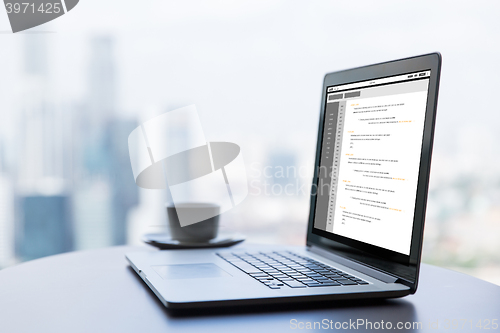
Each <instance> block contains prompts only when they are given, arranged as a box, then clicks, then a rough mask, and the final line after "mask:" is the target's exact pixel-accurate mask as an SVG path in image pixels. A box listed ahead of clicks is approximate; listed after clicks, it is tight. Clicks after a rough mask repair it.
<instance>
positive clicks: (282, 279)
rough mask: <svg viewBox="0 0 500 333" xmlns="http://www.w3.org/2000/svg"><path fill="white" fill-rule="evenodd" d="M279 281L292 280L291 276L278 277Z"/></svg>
mask: <svg viewBox="0 0 500 333" xmlns="http://www.w3.org/2000/svg"><path fill="white" fill-rule="evenodd" d="M278 280H280V281H293V279H292V278H291V277H284V278H278Z"/></svg>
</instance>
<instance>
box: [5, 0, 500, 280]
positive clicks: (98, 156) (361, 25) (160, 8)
mask: <svg viewBox="0 0 500 333" xmlns="http://www.w3.org/2000/svg"><path fill="white" fill-rule="evenodd" d="M499 10H500V3H498V2H493V1H491V2H481V1H479V2H477V1H476V2H474V3H470V2H468V3H465V2H464V3H461V4H460V3H458V2H456V1H453V2H452V1H448V2H446V1H442V2H435V1H418V2H416V1H413V2H409V1H405V2H401V1H377V2H373V1H355V2H347V1H344V2H339V1H272V0H265V1H257V0H252V1H222V0H220V1H219V0H218V1H215V0H213V1H212V0H211V1H189V0H188V1H175V2H174V1H165V0H148V1H128V0H106V1H102V0H101V1H97V0H81V1H80V3H79V4H78V6H77V7H76V8H75V9H74V10H72V11H71V12H70V13H68V14H66V15H64V16H62V17H60V18H59V19H57V20H55V21H53V22H50V23H48V24H45V25H42V26H40V27H38V28H35V29H31V30H28V31H26V32H24V33H17V34H12V33H11V32H10V25H9V21H8V18H7V14H6V13H5V11H2V10H0V73H1V75H0V268H1V267H7V266H9V265H13V264H16V263H18V262H21V261H25V260H31V259H36V258H40V257H43V256H48V255H53V254H57V253H62V252H67V251H74V250H84V249H93V248H99V247H105V246H111V245H121V244H141V236H142V235H143V234H144V233H147V232H162V231H165V230H166V214H165V209H164V203H165V200H166V193H164V191H161V190H143V189H139V188H138V187H137V186H136V185H135V183H134V179H133V176H132V170H131V167H130V161H129V156H128V147H127V137H128V134H129V133H130V132H131V131H132V130H133V129H134V128H135V127H136V126H138V124H139V123H141V122H143V121H145V120H148V119H150V118H152V117H154V116H156V115H159V114H162V113H164V112H166V111H169V110H173V109H175V108H178V107H181V106H185V105H189V104H196V105H197V107H198V111H199V115H200V119H201V121H202V124H203V127H204V131H205V136H206V138H207V139H208V140H210V141H230V142H235V143H237V144H239V145H240V147H241V148H242V154H243V158H244V160H245V164H246V168H247V173H248V181H249V188H250V193H249V196H248V197H247V199H246V200H245V201H244V202H243V203H242V204H240V205H239V206H237V207H236V208H235V209H233V210H231V211H229V212H227V213H224V214H223V215H222V216H221V222H222V230H223V231H224V232H241V233H244V234H245V235H247V237H248V241H250V242H274V243H286V244H304V241H305V233H306V225H307V216H308V206H309V196H308V195H309V190H310V188H309V187H310V181H311V178H312V165H313V163H314V154H315V144H316V134H317V127H318V119H319V110H320V97H321V88H322V80H323V76H324V74H325V73H327V72H331V71H335V70H340V69H345V68H349V67H355V66H361V65H367V64H371V63H376V62H381V61H388V60H393V59H397V58H402V57H408V56H413V55H418V54H423V53H428V52H433V51H439V52H441V53H442V55H443V68H442V76H441V89H440V98H439V106H438V118H437V127H436V136H435V144H434V155H433V163H432V173H431V183H430V193H429V202H428V209H427V219H426V227H425V238H424V259H423V260H424V262H427V263H431V264H435V265H439V266H442V267H448V268H452V269H455V270H459V271H463V272H465V273H468V274H472V275H474V276H477V277H479V278H482V279H485V280H487V281H490V282H493V283H496V284H500V148H499V146H500V131H499V130H498V125H499V124H500V112H499V111H500V110H499V104H498V103H496V99H495V98H496V97H498V85H499V84H498V78H499V77H500V64H499V62H498V59H500V47H499V46H498V45H499V44H498V39H499V37H500V20H498V14H499ZM179 133H180V134H179V135H180V136H181V138H182V135H183V134H182V133H183V132H182V131H180V132H179ZM186 135H187V134H186ZM285 189H286V191H285Z"/></svg>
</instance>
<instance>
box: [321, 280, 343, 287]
mask: <svg viewBox="0 0 500 333" xmlns="http://www.w3.org/2000/svg"><path fill="white" fill-rule="evenodd" d="M321 285H323V286H325V287H334V286H341V284H340V283H337V282H334V281H331V282H324V283H322V284H321Z"/></svg>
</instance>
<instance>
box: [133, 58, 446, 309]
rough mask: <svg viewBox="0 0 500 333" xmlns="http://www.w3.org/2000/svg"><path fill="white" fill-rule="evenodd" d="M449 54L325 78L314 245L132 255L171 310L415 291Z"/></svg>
mask: <svg viewBox="0 0 500 333" xmlns="http://www.w3.org/2000/svg"><path fill="white" fill-rule="evenodd" d="M440 70H441V55H440V54H439V53H431V54H426V55H421V56H416V57H412V58H406V59H400V60H395V61H389V62H385V63H379V64H375V65H370V66H363V67H358V68H353V69H348V70H342V71H338V72H334V73H329V74H326V75H325V78H324V82H323V88H322V97H321V110H320V121H319V131H318V143H317V148H316V158H315V171H314V178H313V181H312V189H311V197H310V212H309V222H308V226H307V239H306V245H305V246H299V247H297V246H283V245H274V246H273V245H262V246H255V245H254V246H248V247H245V246H239V247H236V248H234V249H231V248H228V249H192V250H170V251H155V252H148V251H143V252H135V253H129V254H127V255H126V258H127V260H128V261H129V263H130V266H131V267H132V268H133V269H134V270H135V272H136V273H137V274H138V275H139V276H140V277H141V278H142V279H143V280H144V282H145V283H146V284H147V285H148V287H149V288H151V290H152V291H153V292H154V293H155V294H156V296H157V297H158V298H159V299H160V300H161V302H162V303H163V304H164V305H165V306H166V307H168V308H172V309H188V308H203V307H214V306H235V305H257V304H263V303H267V304H270V303H274V304H277V303H288V304H289V303H294V302H315V301H330V300H340V299H368V298H394V297H403V296H406V295H409V294H413V293H415V292H416V290H417V282H418V273H419V266H420V258H421V250H422V238H423V231H424V219H425V209H426V200H427V191H428V184H429V174H430V163H431V152H432V144H433V133H434V124H435V118H436V106H437V97H438V87H439V77H440Z"/></svg>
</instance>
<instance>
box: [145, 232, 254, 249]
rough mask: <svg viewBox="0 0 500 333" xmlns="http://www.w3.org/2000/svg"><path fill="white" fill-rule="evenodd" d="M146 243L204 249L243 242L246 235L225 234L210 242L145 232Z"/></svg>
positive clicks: (165, 247)
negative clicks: (189, 240)
mask: <svg viewBox="0 0 500 333" xmlns="http://www.w3.org/2000/svg"><path fill="white" fill-rule="evenodd" d="M142 240H143V242H144V243H147V244H149V245H152V246H155V247H158V248H160V249H164V250H166V249H204V248H213V247H229V246H233V245H236V244H238V243H241V242H243V241H244V240H245V236H243V235H241V234H224V233H219V235H218V236H217V237H216V238H214V239H211V240H209V241H208V242H180V241H178V240H175V239H172V238H171V237H170V235H169V234H166V233H163V234H145V235H144V236H143V237H142Z"/></svg>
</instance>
